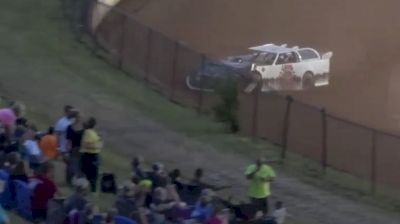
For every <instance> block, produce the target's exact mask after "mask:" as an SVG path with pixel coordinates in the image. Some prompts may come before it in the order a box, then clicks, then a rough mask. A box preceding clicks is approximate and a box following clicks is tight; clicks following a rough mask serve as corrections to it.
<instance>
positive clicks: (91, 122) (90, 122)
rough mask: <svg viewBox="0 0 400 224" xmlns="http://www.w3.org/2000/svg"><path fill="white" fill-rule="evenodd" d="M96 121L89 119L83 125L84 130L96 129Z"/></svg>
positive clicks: (92, 118)
mask: <svg viewBox="0 0 400 224" xmlns="http://www.w3.org/2000/svg"><path fill="white" fill-rule="evenodd" d="M96 124H97V121H96V118H94V117H90V118H89V119H88V120H87V121H86V122H85V124H84V126H85V128H86V129H93V128H95V127H96Z"/></svg>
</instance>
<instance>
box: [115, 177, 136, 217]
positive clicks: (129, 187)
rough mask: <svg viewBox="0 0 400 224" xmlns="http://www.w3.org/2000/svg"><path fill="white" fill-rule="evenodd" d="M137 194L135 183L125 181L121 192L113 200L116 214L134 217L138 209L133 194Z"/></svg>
mask: <svg viewBox="0 0 400 224" xmlns="http://www.w3.org/2000/svg"><path fill="white" fill-rule="evenodd" d="M136 194H137V188H136V185H135V184H134V183H132V182H127V183H125V184H124V186H123V187H122V190H121V193H120V194H119V195H118V197H117V200H116V201H115V208H116V209H117V211H118V215H121V216H125V217H131V218H134V217H135V214H134V213H136V212H137V211H138V207H137V204H136V198H135V195H136Z"/></svg>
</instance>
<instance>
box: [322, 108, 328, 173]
mask: <svg viewBox="0 0 400 224" xmlns="http://www.w3.org/2000/svg"><path fill="white" fill-rule="evenodd" d="M321 119H322V139H321V140H322V141H321V166H322V173H323V174H324V175H325V174H326V168H327V166H328V148H327V137H328V136H327V119H326V110H325V109H321Z"/></svg>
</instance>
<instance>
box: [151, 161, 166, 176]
mask: <svg viewBox="0 0 400 224" xmlns="http://www.w3.org/2000/svg"><path fill="white" fill-rule="evenodd" d="M152 169H153V172H154V173H158V174H160V173H162V172H163V171H164V165H163V164H162V163H154V164H153V166H152Z"/></svg>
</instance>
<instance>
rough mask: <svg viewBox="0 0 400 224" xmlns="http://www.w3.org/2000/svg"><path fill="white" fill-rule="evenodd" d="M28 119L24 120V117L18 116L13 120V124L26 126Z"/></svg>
mask: <svg viewBox="0 0 400 224" xmlns="http://www.w3.org/2000/svg"><path fill="white" fill-rule="evenodd" d="M27 123H28V120H26V118H23V117H20V118H18V119H17V120H16V121H15V124H16V125H17V126H18V127H27V126H28V124H27Z"/></svg>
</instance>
